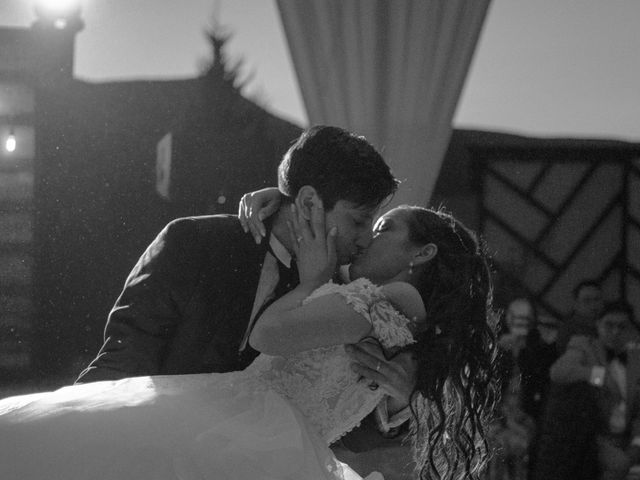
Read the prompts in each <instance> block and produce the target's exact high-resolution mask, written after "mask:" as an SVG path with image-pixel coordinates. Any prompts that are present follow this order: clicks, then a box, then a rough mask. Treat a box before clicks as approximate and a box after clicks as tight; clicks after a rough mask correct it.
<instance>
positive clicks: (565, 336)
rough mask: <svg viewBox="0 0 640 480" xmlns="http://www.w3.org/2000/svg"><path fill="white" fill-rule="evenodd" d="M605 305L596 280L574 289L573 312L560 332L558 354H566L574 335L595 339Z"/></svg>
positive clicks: (585, 281)
mask: <svg viewBox="0 0 640 480" xmlns="http://www.w3.org/2000/svg"><path fill="white" fill-rule="evenodd" d="M603 305H604V301H603V297H602V288H601V286H600V283H599V282H597V281H596V280H583V281H581V282H580V283H578V285H576V287H575V288H574V289H573V311H572V312H571V315H569V317H568V318H566V319H565V320H564V322H563V323H562V325H561V326H560V329H559V331H558V352H560V354H562V353H564V351H565V350H566V348H567V344H568V343H569V339H570V338H571V337H572V336H574V335H585V336H588V337H592V338H595V337H596V336H597V335H598V332H597V331H596V319H597V318H598V316H599V315H600V313H601V312H602V307H603Z"/></svg>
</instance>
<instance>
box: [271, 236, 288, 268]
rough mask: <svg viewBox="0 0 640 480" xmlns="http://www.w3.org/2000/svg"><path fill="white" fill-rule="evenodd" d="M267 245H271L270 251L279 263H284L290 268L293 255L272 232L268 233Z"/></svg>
mask: <svg viewBox="0 0 640 480" xmlns="http://www.w3.org/2000/svg"><path fill="white" fill-rule="evenodd" d="M269 247H271V252H272V253H273V255H274V256H275V257H276V258H277V259H278V261H279V262H280V263H282V264H283V265H285V266H286V267H287V268H291V259H292V258H293V257H292V256H291V254H290V253H289V251H288V250H287V249H286V248H285V246H284V245H283V244H282V243H281V242H280V240H278V239H277V238H276V236H275V235H274V234H273V233H272V234H271V235H269Z"/></svg>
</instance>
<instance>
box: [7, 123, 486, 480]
mask: <svg viewBox="0 0 640 480" xmlns="http://www.w3.org/2000/svg"><path fill="white" fill-rule="evenodd" d="M397 185H398V182H397V180H396V179H395V178H394V177H393V175H392V173H391V171H390V169H389V167H388V165H387V164H386V163H385V162H384V160H383V159H382V157H381V156H380V154H379V153H378V152H377V151H376V150H375V148H374V147H373V146H371V145H370V144H369V143H368V142H367V141H366V140H365V139H364V138H363V137H359V136H357V135H355V134H353V133H350V132H348V131H345V130H343V129H340V128H336V127H329V126H316V127H313V128H310V129H308V130H306V131H305V132H303V133H302V135H301V136H300V137H299V138H298V139H297V141H295V143H293V145H292V146H291V147H290V148H289V150H288V151H287V153H286V154H285V155H284V157H283V160H282V161H281V163H280V165H279V167H278V189H277V191H274V190H263V191H260V192H254V193H253V194H249V195H247V196H245V197H244V198H243V202H242V204H241V209H240V210H241V212H240V213H241V215H240V218H239V217H237V216H235V215H213V216H202V217H189V218H181V219H177V220H174V221H173V222H171V223H170V224H169V225H167V226H166V227H165V228H164V229H163V230H162V232H160V234H159V235H158V236H157V238H156V239H155V240H154V241H153V242H152V243H151V244H150V245H149V247H148V248H147V249H146V251H145V252H144V253H143V254H142V256H141V257H140V259H139V261H138V262H137V264H136V265H135V267H134V268H133V270H132V271H131V273H130V274H129V276H128V278H127V280H126V282H125V285H124V289H123V290H122V293H121V294H120V296H119V298H118V299H117V301H116V303H115V305H114V307H113V309H112V311H111V313H110V315H109V318H108V321H107V324H106V327H105V341H104V344H103V346H102V348H101V349H100V351H99V353H98V355H97V357H96V358H95V359H94V360H93V361H92V362H91V364H90V365H89V366H88V367H87V368H86V369H85V370H84V371H83V372H82V373H81V374H80V376H79V378H78V380H77V382H76V384H75V385H72V386H68V387H64V388H61V389H59V390H56V391H53V392H46V393H36V394H31V395H23V396H18V397H11V398H7V399H4V400H0V440H2V444H3V448H2V449H1V450H0V478H3V479H16V480H17V479H20V480H36V479H45V478H46V479H49V478H61V479H62V478H64V479H65V480H80V479H82V480H85V479H92V480H94V479H105V480H106V479H114V480H115V479H117V480H125V479H132V480H133V479H136V480H165V479H166V480H169V479H171V480H177V479H180V480H202V479H212V480H220V479H234V480H255V479H264V480H267V479H269V480H285V479H291V480H293V479H296V480H301V479H305V480H316V479H317V480H321V479H322V480H336V479H343V480H351V479H360V478H362V477H361V474H360V473H356V471H355V470H354V469H352V468H351V467H349V466H348V465H347V464H346V463H344V462H342V461H340V460H339V459H338V458H337V456H336V454H335V453H334V452H338V451H339V450H340V449H349V450H353V451H362V450H367V449H369V448H373V447H377V446H380V445H385V444H386V442H396V443H397V442H400V441H402V440H404V439H405V437H408V438H410V439H411V442H412V449H413V453H414V459H415V465H416V472H417V473H416V475H417V476H418V477H419V478H423V479H426V478H433V477H436V478H438V477H439V478H444V479H449V478H451V479H453V478H478V477H479V475H480V474H481V472H482V469H483V468H484V466H485V464H486V461H487V457H488V455H489V449H488V446H487V443H486V439H485V436H486V431H485V428H486V425H487V422H488V420H489V419H490V415H491V413H492V410H493V405H494V402H495V395H496V391H497V384H496V383H497V376H496V368H495V361H494V359H495V352H496V343H495V315H494V312H493V309H492V302H491V289H492V286H491V276H490V271H489V268H488V266H487V259H486V257H485V254H484V250H483V248H482V246H481V244H480V243H479V242H478V240H477V238H476V236H475V235H474V234H473V233H472V232H471V231H470V230H468V229H467V228H466V227H465V226H464V225H463V224H462V223H460V222H459V221H458V220H456V219H455V218H454V217H453V216H451V215H450V214H448V213H445V212H444V211H442V210H432V209H427V208H422V207H416V206H401V207H398V208H394V209H392V210H390V211H388V212H386V213H384V214H383V215H381V216H380V217H379V218H377V217H378V215H379V210H380V209H381V208H382V207H383V206H384V205H385V204H386V202H388V200H389V199H390V198H391V196H392V195H393V193H394V192H395V190H396V188H397ZM269 213H272V215H270V216H268V217H266V215H267V214H269ZM262 217H265V218H264V224H263V223H262V220H263V218H262ZM376 218H377V220H376ZM374 220H375V225H374ZM248 230H251V231H252V232H253V233H254V235H250V234H249V233H247V231H248ZM255 237H257V238H255ZM262 237H264V241H261V240H260V239H261V238H262ZM347 264H348V265H349V278H348V279H340V278H338V276H337V275H336V271H337V270H338V268H337V267H339V266H341V265H347ZM389 437H393V438H389ZM361 473H362V475H365V474H367V473H369V472H361ZM370 478H380V476H379V475H378V474H372V475H371V476H370Z"/></svg>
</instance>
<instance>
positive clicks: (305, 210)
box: [295, 185, 319, 220]
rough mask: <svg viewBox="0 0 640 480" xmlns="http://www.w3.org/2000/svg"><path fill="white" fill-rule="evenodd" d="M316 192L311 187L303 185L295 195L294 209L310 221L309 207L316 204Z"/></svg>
mask: <svg viewBox="0 0 640 480" xmlns="http://www.w3.org/2000/svg"><path fill="white" fill-rule="evenodd" d="M318 199H319V197H318V192H316V189H315V188H313V187H312V186H311V185H304V186H303V187H302V188H300V190H299V191H298V195H296V199H295V204H296V208H297V209H298V210H299V211H300V212H302V215H303V216H304V218H306V219H307V220H310V219H311V207H313V206H314V205H317V204H318Z"/></svg>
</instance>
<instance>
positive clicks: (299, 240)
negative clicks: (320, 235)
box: [296, 235, 302, 243]
mask: <svg viewBox="0 0 640 480" xmlns="http://www.w3.org/2000/svg"><path fill="white" fill-rule="evenodd" d="M296 241H297V242H298V243H300V242H301V241H302V235H301V236H299V237H296Z"/></svg>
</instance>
